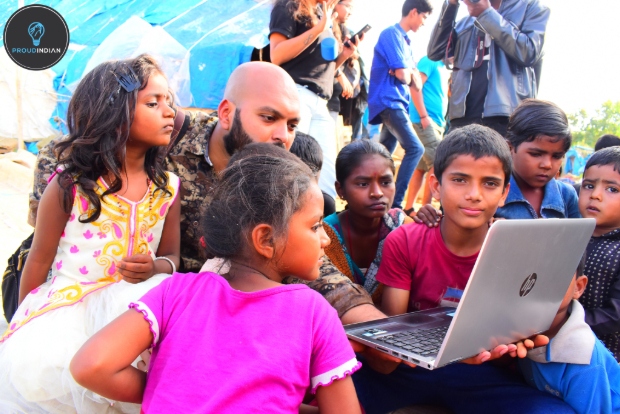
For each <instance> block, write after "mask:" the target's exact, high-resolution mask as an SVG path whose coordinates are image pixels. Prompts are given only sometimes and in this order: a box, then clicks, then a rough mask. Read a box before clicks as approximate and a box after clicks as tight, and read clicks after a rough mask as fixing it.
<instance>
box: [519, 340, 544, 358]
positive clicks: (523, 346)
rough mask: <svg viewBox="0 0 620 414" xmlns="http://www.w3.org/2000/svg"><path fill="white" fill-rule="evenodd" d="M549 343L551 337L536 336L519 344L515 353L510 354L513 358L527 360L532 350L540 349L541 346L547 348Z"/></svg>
mask: <svg viewBox="0 0 620 414" xmlns="http://www.w3.org/2000/svg"><path fill="white" fill-rule="evenodd" d="M548 343H549V337H547V336H545V335H536V336H534V337H532V338H528V339H524V340H522V341H519V342H517V344H516V345H517V349H516V350H515V351H514V352H511V353H510V356H511V357H513V358H514V357H518V358H525V357H526V356H527V351H529V350H530V349H534V348H538V347H541V346H545V345H547V344H548Z"/></svg>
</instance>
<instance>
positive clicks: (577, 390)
mask: <svg viewBox="0 0 620 414" xmlns="http://www.w3.org/2000/svg"><path fill="white" fill-rule="evenodd" d="M585 267H586V256H585V254H584V256H583V258H582V259H581V262H580V263H579V266H578V267H577V272H576V273H575V276H574V277H573V280H572V282H571V284H570V286H569V287H568V290H567V291H566V295H565V296H564V300H563V301H562V304H561V305H560V309H559V310H558V313H557V315H556V317H555V319H554V320H553V323H552V324H551V328H550V329H549V331H548V332H547V335H548V337H549V338H550V339H551V340H550V342H549V344H548V345H546V346H544V347H540V348H536V349H533V350H531V351H529V352H528V358H525V359H523V360H520V361H519V367H520V368H521V370H522V372H523V376H524V377H525V379H526V380H527V382H528V383H530V384H531V385H532V386H534V387H536V388H538V389H539V390H540V391H543V392H548V393H550V394H551V395H555V396H556V397H559V398H561V399H562V400H564V401H566V402H567V403H568V404H570V406H571V407H573V409H574V410H575V411H576V412H577V413H579V414H582V413H583V414H587V413H601V414H607V413H609V414H611V413H617V412H619V411H620V367H619V366H618V363H617V362H616V360H615V359H614V357H613V355H612V354H611V353H610V352H609V350H607V348H605V345H604V344H603V343H602V342H601V341H600V340H599V339H597V338H596V336H595V335H594V332H592V329H590V326H588V324H587V323H586V322H585V321H584V316H585V311H584V309H583V306H581V304H580V303H579V302H578V300H579V298H580V297H581V295H582V294H583V292H584V290H585V289H586V285H587V283H588V278H587V276H584V274H583V271H584V268H585Z"/></svg>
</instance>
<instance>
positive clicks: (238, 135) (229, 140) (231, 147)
mask: <svg viewBox="0 0 620 414" xmlns="http://www.w3.org/2000/svg"><path fill="white" fill-rule="evenodd" d="M223 140H224V148H225V149H226V152H227V153H228V155H230V156H232V155H233V154H234V153H236V152H237V151H239V150H241V149H243V147H245V146H246V145H248V144H251V143H252V142H254V141H253V140H252V138H250V136H249V135H248V134H247V132H245V129H243V125H241V111H240V110H239V108H237V109H235V117H234V118H233V123H232V126H231V128H230V131H228V134H226V135H224V138H223ZM274 145H276V146H278V147H280V148H286V147H285V146H284V144H283V143H282V142H278V143H275V144H274Z"/></svg>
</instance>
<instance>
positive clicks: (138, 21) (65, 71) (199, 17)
mask: <svg viewBox="0 0 620 414" xmlns="http://www.w3.org/2000/svg"><path fill="white" fill-rule="evenodd" d="M24 3H25V5H29V4H33V3H37V4H44V5H47V6H50V7H52V8H54V9H55V10H56V11H58V12H59V13H60V14H61V15H62V16H63V17H64V19H65V20H66V22H67V25H68V27H69V31H70V45H69V50H68V51H67V53H66V55H65V56H64V57H63V59H62V60H61V61H60V62H59V63H57V64H56V65H54V66H53V67H52V68H51V69H50V71H51V72H47V71H43V72H38V73H39V75H36V74H33V75H32V76H40V77H42V78H43V77H48V78H49V77H51V78H52V84H51V85H50V86H51V87H50V88H46V87H45V86H39V87H38V88H39V89H42V90H44V91H43V94H48V95H50V96H52V97H53V98H54V99H56V101H57V102H56V105H55V107H54V108H53V110H52V113H51V114H50V121H51V122H52V124H53V125H54V126H56V122H54V121H53V119H54V118H55V117H57V119H58V118H59V119H61V120H64V119H65V117H66V111H67V106H68V101H69V99H70V97H71V94H72V91H73V90H74V89H75V86H76V85H77V82H78V81H79V80H80V79H81V77H82V76H83V74H84V73H85V71H88V70H90V69H91V68H92V67H94V66H95V65H97V64H98V63H100V62H102V61H104V60H107V59H112V58H127V57H131V56H135V55H137V54H138V53H141V52H147V53H150V54H153V55H154V56H155V57H156V58H158V60H159V61H160V62H161V63H162V66H163V69H164V71H165V72H166V75H167V76H168V78H169V81H170V84H171V86H172V87H173V88H174V89H175V91H176V92H177V96H176V100H177V102H178V104H179V105H181V106H194V107H201V108H216V107H217V105H218V104H219V101H220V100H221V98H222V95H223V91H224V87H225V85H226V81H227V80H228V77H229V76H230V73H231V72H232V71H233V69H234V68H235V67H236V66H238V65H239V64H240V63H243V62H247V61H249V60H250V57H251V54H252V52H253V51H254V49H255V48H262V47H264V46H265V45H267V43H268V38H267V35H268V27H269V17H270V12H271V7H272V1H271V0H177V1H175V2H168V1H158V0H91V1H87V0H43V1H25V2H24ZM17 7H18V6H17V1H15V0H10V1H7V0H0V36H1V35H2V34H3V33H4V25H5V24H6V22H7V20H8V18H9V17H10V16H11V14H12V13H13V12H15V11H16V10H17ZM0 43H2V44H3V38H2V37H0ZM0 64H1V65H3V66H5V65H11V64H13V63H12V62H11V61H10V60H8V59H5V60H0ZM13 65H14V64H13ZM46 72H47V73H46ZM28 76H31V74H30V73H29V74H28ZM0 82H5V83H7V84H10V83H11V82H12V80H11V79H10V77H8V78H7V79H2V78H0ZM45 82H46V80H45V79H42V80H41V82H40V83H41V85H45ZM48 82H49V81H48ZM0 87H1V85H0ZM8 87H9V88H10V87H11V85H9V86H8ZM31 92H33V91H31V90H29V89H27V88H24V89H23V93H24V95H25V94H29V93H31ZM5 104H6V105H9V106H10V105H12V102H11V100H10V98H9V99H8V102H7V100H6V99H4V101H3V103H2V106H4V105H5ZM35 110H36V108H35V109H31V108H29V107H28V108H26V107H25V108H24V111H35ZM1 112H2V111H0V113H1ZM26 115H27V114H25V116H24V119H27V116H26ZM0 116H1V115H0ZM2 124H3V119H1V118H0V125H2ZM0 128H1V127H0ZM63 129H64V128H63ZM5 134H6V132H5ZM0 135H2V131H1V130H0Z"/></svg>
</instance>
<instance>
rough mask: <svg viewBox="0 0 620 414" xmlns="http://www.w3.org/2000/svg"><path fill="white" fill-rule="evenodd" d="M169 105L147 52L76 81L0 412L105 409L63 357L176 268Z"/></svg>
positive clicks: (26, 276)
mask: <svg viewBox="0 0 620 414" xmlns="http://www.w3.org/2000/svg"><path fill="white" fill-rule="evenodd" d="M170 104H171V102H170V93H169V90H168V83H167V81H166V78H165V77H164V75H163V73H162V71H161V69H160V68H159V66H158V65H157V63H156V62H155V61H154V60H153V59H152V58H151V57H149V56H145V55H141V56H138V57H137V58H135V59H128V60H123V61H111V62H105V63H102V64H100V65H99V66H97V67H96V68H94V69H93V70H92V71H90V72H89V73H88V74H86V75H85V76H84V78H83V79H82V80H81V81H80V83H79V85H78V87H77V89H76V91H75V93H74V95H73V97H72V98H71V102H70V104H69V110H68V116H67V119H68V122H67V123H68V126H69V136H68V137H67V139H66V140H63V141H61V142H60V143H59V144H58V146H57V151H58V155H59V164H58V169H57V172H56V173H55V174H54V175H53V176H52V178H51V179H50V183H49V185H48V187H47V188H46V190H45V192H44V193H43V196H42V199H41V204H40V207H39V214H38V218H37V223H36V228H35V231H34V241H33V244H32V249H31V251H30V255H29V256H28V260H27V261H26V265H25V268H24V272H23V275H22V279H21V285H20V302H21V304H20V306H19V308H18V309H17V311H16V313H15V315H14V316H13V319H12V320H11V322H10V324H9V328H8V330H7V331H6V332H5V333H4V335H3V336H2V338H0V366H2V371H1V372H0V412H16V411H19V412H70V411H71V412H72V411H76V410H77V411H78V412H99V411H103V410H107V409H109V408H110V404H113V401H111V400H106V399H105V398H101V397H100V396H98V395H95V394H93V393H91V392H87V390H85V389H84V388H82V387H80V386H79V385H78V384H77V383H76V382H75V381H74V380H73V378H72V377H71V374H70V372H69V362H70V360H71V357H72V356H73V355H74V354H75V352H76V351H77V350H78V349H79V348H80V346H82V345H83V344H84V342H86V340H87V339H88V338H89V337H90V336H92V335H93V334H94V333H95V332H97V331H98V330H99V329H101V328H102V327H103V326H104V325H105V324H106V323H108V322H109V321H111V320H113V319H114V318H115V317H117V316H118V315H120V314H121V313H122V312H123V311H124V310H126V309H127V306H128V304H129V303H130V302H131V301H132V300H136V299H138V298H139V297H140V296H142V295H143V294H144V293H145V292H147V291H148V290H149V289H150V288H152V287H154V286H156V285H157V284H158V283H160V282H161V281H162V280H163V279H164V278H166V277H168V276H169V275H170V274H171V273H174V272H175V270H176V266H178V265H179V249H180V241H179V240H180V232H179V214H180V205H179V202H178V200H177V193H178V188H179V179H178V177H176V176H175V175H174V174H171V173H167V172H164V171H163V169H162V167H161V164H160V161H161V153H160V150H161V149H165V148H166V146H167V145H168V143H169V141H170V134H171V132H172V129H173V119H174V110H173V109H172V107H171V106H170ZM50 268H51V271H50ZM48 273H50V274H49V275H48ZM3 404H8V405H7V406H3ZM114 408H115V409H116V410H118V411H130V412H138V411H139V407H138V406H136V405H133V404H132V405H123V404H119V405H115V407H114Z"/></svg>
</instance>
